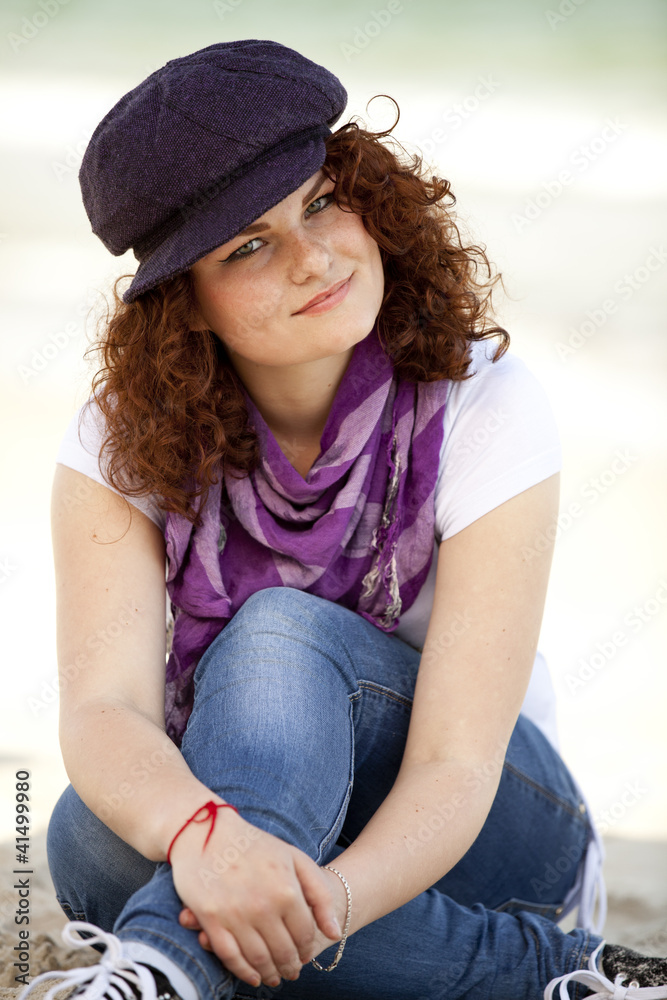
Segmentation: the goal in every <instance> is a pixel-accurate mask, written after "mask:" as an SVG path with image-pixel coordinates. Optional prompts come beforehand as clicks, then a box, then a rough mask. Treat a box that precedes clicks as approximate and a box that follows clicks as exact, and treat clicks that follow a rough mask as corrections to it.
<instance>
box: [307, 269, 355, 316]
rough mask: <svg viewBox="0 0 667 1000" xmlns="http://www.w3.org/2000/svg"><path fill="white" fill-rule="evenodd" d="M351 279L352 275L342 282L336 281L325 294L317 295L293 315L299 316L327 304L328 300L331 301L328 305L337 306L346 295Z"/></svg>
mask: <svg viewBox="0 0 667 1000" xmlns="http://www.w3.org/2000/svg"><path fill="white" fill-rule="evenodd" d="M351 278H352V275H351V274H350V275H349V277H347V278H344V279H343V280H342V281H337V282H336V284H335V285H332V286H331V288H329V289H328V290H327V291H326V292H321V293H320V294H319V295H316V296H315V297H314V298H312V299H311V300H310V302H307V303H306V305H305V306H302V308H301V309H299V310H298V311H297V312H295V313H294V315H295V316H299V315H300V314H301V313H305V312H308V311H309V310H311V309H314V308H315V307H316V306H319V305H324V304H325V303H328V302H329V300H331V302H330V305H334V304H337V303H338V301H339V300H341V301H342V299H343V298H344V297H345V295H346V294H347V290H348V287H349V282H350V279H351Z"/></svg>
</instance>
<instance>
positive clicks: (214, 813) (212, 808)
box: [167, 799, 238, 865]
mask: <svg viewBox="0 0 667 1000" xmlns="http://www.w3.org/2000/svg"><path fill="white" fill-rule="evenodd" d="M218 809H233V810H234V812H235V813H238V809H237V808H236V806H233V805H230V803H229V802H214V801H213V800H212V799H211V800H210V801H209V802H205V803H204V805H203V806H200V807H199V809H198V810H197V812H195V813H193V814H192V816H191V817H190V819H187V820H186V821H185V823H184V824H183V826H182V827H181V829H180V830H179V831H178V833H177V834H176V836H175V837H174V838H173V840H172V842H171V844H170V845H169V850H168V851H167V864H169V865H170V864H171V861H170V860H169V858H170V855H171V849H172V847H173V846H174V843H175V841H176V839H177V837H180V835H181V834H182V833H183V830H185V828H186V826H189V825H190V823H205V822H206V821H207V820H210V821H211V829H210V830H209V831H208V833H207V835H206V840H205V841H204V847H202V852H203V851H204V849H205V848H206V845H207V844H208V842H209V840H210V839H211V834H212V833H213V829H214V827H215V821H216V819H217V818H218ZM204 810H206V815H205V816H202V818H201V819H197V816H198V815H199V813H200V812H203V811H204Z"/></svg>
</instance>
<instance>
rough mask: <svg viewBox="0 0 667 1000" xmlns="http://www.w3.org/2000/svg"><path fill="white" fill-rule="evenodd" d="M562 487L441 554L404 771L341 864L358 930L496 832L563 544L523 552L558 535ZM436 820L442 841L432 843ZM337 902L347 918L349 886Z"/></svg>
mask: <svg viewBox="0 0 667 1000" xmlns="http://www.w3.org/2000/svg"><path fill="white" fill-rule="evenodd" d="M558 485H559V477H558V475H555V476H552V477H550V478H549V479H547V480H545V481H544V482H541V483H539V484H537V485H536V486H533V487H532V488H530V489H528V490H526V491H525V492H523V493H521V494H519V495H518V496H516V497H514V498H513V499H511V500H508V501H507V502H506V503H504V504H502V505H501V506H499V507H497V508H496V509H495V510H492V511H490V512H489V513H488V514H486V515H484V516H483V517H481V518H479V520H477V521H475V522H474V523H473V524H471V525H469V526H468V527H467V528H465V529H464V530H462V531H460V532H459V533H458V534H456V535H454V536H453V537H452V538H449V539H447V540H445V541H443V542H442V543H441V545H440V552H439V558H438V572H437V580H436V589H435V598H434V605H433V610H432V614H431V620H430V623H429V628H428V632H427V636H426V642H425V645H424V650H423V654H422V658H421V662H420V666H419V672H418V676H417V683H416V689H415V696H414V702H413V708H412V713H411V718H410V727H409V730H408V737H407V742H406V747H405V752H404V756H403V760H402V764H401V768H400V770H399V773H398V775H397V778H396V781H395V784H394V786H393V788H392V790H391V792H390V793H389V795H388V796H387V798H386V799H385V801H384V802H383V803H382V805H381V806H380V808H379V809H378V810H377V812H376V813H375V815H374V816H373V817H372V818H371V820H370V821H369V822H368V824H367V825H366V827H365V828H364V829H363V830H362V832H361V833H360V834H359V836H358V837H357V839H356V840H355V842H354V843H353V844H351V845H350V847H349V848H348V849H347V850H346V851H344V852H343V853H342V854H340V855H339V856H338V857H337V858H336V867H337V868H339V869H340V871H341V872H342V873H343V874H344V875H345V876H346V878H347V879H348V881H349V883H350V886H351V888H352V891H353V893H354V905H353V914H352V923H351V932H352V933H354V931H355V930H358V929H359V928H360V927H363V926H364V925H365V924H367V923H370V922H371V921H373V920H376V919H378V918H379V917H381V916H383V915H384V914H386V913H389V912H391V911H392V910H394V909H396V908H397V907H399V906H402V905H403V904H404V903H406V902H408V901H409V900H410V899H413V898H414V897H415V896H417V895H418V894H419V893H420V892H422V891H423V890H424V889H426V888H428V887H429V886H431V885H433V884H434V883H435V882H437V881H438V879H440V878H442V876H443V875H445V874H446V873H447V872H448V871H449V870H450V868H452V867H453V866H454V865H455V864H456V863H457V861H459V860H460V858H461V857H462V856H463V855H464V854H465V852H466V851H467V850H468V848H469V847H470V846H471V844H472V843H473V841H474V840H475V838H476V837H477V834H478V833H479V831H480V829H481V827H482V825H483V824H484V821H485V819H486V816H487V815H488V812H489V809H490V808H491V804H492V802H493V799H494V797H495V794H496V791H497V787H498V783H499V780H500V774H501V764H502V760H503V758H504V754H505V750H506V748H507V744H508V742H509V739H510V736H511V734H512V730H513V728H514V725H515V723H516V719H517V717H518V714H519V710H520V708H521V704H522V701H523V698H524V695H525V691H526V687H527V684H528V680H529V678H530V673H531V667H532V665H533V661H534V658H535V653H536V649H537V642H538V638H539V631H540V624H541V621H542V614H543V609H544V601H545V597H546V591H547V584H548V577H549V571H550V567H551V559H552V552H553V546H548V547H547V548H546V549H545V551H544V552H542V554H540V555H536V556H535V557H534V558H533V559H530V560H526V559H525V558H524V557H523V556H522V548H523V547H524V546H531V547H533V546H534V543H535V539H536V538H538V537H540V536H542V535H544V537H545V538H547V537H549V536H548V534H544V532H545V529H547V528H548V527H549V526H550V525H552V524H553V522H554V520H555V518H556V515H557V511H558ZM485 765H486V769H485ZM489 765H491V766H489ZM489 775H490V776H491V777H489ZM434 816H435V817H436V821H435V823H434V824H433V826H435V828H436V829H437V830H438V831H439V832H437V833H435V834H434V835H433V836H431V837H430V838H425V837H423V836H420V832H421V831H422V830H423V827H424V826H425V825H427V824H428V821H429V820H432V819H433V817H434ZM441 821H442V822H441ZM431 829H433V827H431ZM337 893H338V894H337V906H338V908H339V909H338V912H339V914H343V915H344V913H345V907H346V900H345V895H344V892H343V889H342V885H341V887H340V890H337ZM325 946H328V944H327V943H326V942H324V941H323V942H322V947H325Z"/></svg>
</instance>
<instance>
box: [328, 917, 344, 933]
mask: <svg viewBox="0 0 667 1000" xmlns="http://www.w3.org/2000/svg"><path fill="white" fill-rule="evenodd" d="M331 926H332V927H333V929H334V933H335V934H337V935H338V936H339V937H342V936H343V931H342V929H341V926H340V924H339V923H338V920H337V918H336V917H334V918H333V920H332V921H331Z"/></svg>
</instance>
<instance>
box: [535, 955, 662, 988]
mask: <svg viewBox="0 0 667 1000" xmlns="http://www.w3.org/2000/svg"><path fill="white" fill-rule="evenodd" d="M605 944H606V941H603V942H602V943H601V944H599V945H598V947H597V948H596V949H595V951H594V952H593V954H592V955H591V957H590V959H589V961H588V971H586V970H585V969H578V970H577V971H576V972H569V973H568V974H567V975H566V976H559V977H558V979H552V980H551V982H550V983H549V985H548V986H547V988H546V990H545V991H544V1000H553V997H554V990H555V989H556V987H557V986H558V984H559V983H560V989H559V990H558V996H559V998H560V1000H571V997H570V994H569V993H568V991H567V984H568V983H581V984H582V985H583V986H587V987H588V988H589V990H596V989H597V991H598V992H597V993H594V994H593V995H592V996H587V997H586V1000H667V984H665V985H664V986H638V985H637V983H636V982H635V981H633V982H631V983H630V984H629V985H628V986H624V985H623V980H624V978H625V977H624V976H622V975H621V974H620V973H619V975H618V976H616V979H615V980H614V982H613V983H612V981H611V979H607V977H606V976H605V975H603V974H602V973H601V972H600V971H599V970H598V969H597V959H598V956H599V955H600V952H601V951H602V949H603V948H604V946H605Z"/></svg>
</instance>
